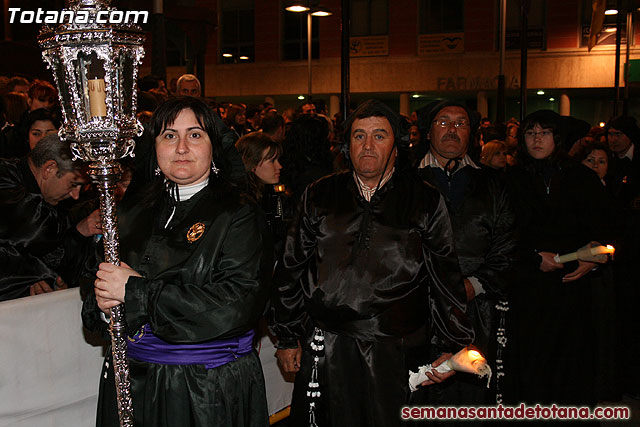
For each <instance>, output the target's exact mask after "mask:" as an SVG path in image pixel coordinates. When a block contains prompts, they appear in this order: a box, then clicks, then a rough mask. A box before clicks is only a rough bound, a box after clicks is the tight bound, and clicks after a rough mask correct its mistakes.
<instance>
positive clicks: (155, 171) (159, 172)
mask: <svg viewBox="0 0 640 427" xmlns="http://www.w3.org/2000/svg"><path fill="white" fill-rule="evenodd" d="M153 173H154V175H155V176H160V174H161V173H162V170H160V166H158V167H157V168H156V169H155V170H154V171H153Z"/></svg>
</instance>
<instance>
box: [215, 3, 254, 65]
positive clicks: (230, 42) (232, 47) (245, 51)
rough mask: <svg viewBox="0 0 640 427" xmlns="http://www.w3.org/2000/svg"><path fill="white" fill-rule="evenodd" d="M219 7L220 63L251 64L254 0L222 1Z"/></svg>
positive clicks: (252, 55) (252, 54) (252, 58)
mask: <svg viewBox="0 0 640 427" xmlns="http://www.w3.org/2000/svg"><path fill="white" fill-rule="evenodd" d="M220 6H221V7H220V62H221V63H223V64H235V63H239V62H253V61H254V58H255V55H254V46H255V35H254V27H255V23H254V0H222V2H220Z"/></svg>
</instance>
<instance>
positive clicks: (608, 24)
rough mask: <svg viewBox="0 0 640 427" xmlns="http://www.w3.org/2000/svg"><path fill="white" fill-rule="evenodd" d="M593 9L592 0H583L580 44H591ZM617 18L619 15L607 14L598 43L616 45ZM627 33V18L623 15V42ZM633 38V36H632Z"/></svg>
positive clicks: (585, 45) (598, 44) (584, 45)
mask: <svg viewBox="0 0 640 427" xmlns="http://www.w3.org/2000/svg"><path fill="white" fill-rule="evenodd" d="M592 13H593V9H592V8H591V0H582V13H581V15H582V19H581V30H582V37H581V38H580V46H582V47H587V46H588V45H589V30H590V28H591V16H592ZM616 19H617V15H605V16H604V23H603V24H602V31H601V32H600V35H599V36H598V38H597V42H596V45H597V46H600V45H615V44H616ZM626 35H627V18H626V16H623V17H622V43H623V44H625V43H626ZM632 39H633V38H632Z"/></svg>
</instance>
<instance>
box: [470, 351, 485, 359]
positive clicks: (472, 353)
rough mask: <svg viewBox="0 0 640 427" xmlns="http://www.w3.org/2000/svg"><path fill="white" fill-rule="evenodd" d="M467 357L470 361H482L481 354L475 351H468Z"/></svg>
mask: <svg viewBox="0 0 640 427" xmlns="http://www.w3.org/2000/svg"><path fill="white" fill-rule="evenodd" d="M469 357H470V358H471V359H482V358H483V357H482V354H480V352H478V351H476V350H469Z"/></svg>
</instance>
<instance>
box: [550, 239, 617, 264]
mask: <svg viewBox="0 0 640 427" xmlns="http://www.w3.org/2000/svg"><path fill="white" fill-rule="evenodd" d="M615 251H616V250H615V248H614V247H613V246H611V245H607V246H602V245H598V244H596V245H594V246H591V247H590V246H589V245H587V246H583V247H582V248H580V249H578V250H577V251H576V252H571V253H569V254H565V255H556V256H555V257H554V258H553V260H554V261H555V262H557V263H560V264H564V263H565V262H569V261H576V260H578V259H579V260H581V261H589V262H600V263H602V262H606V261H607V260H606V257H604V258H603V257H602V255H613V254H614V253H615Z"/></svg>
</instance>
